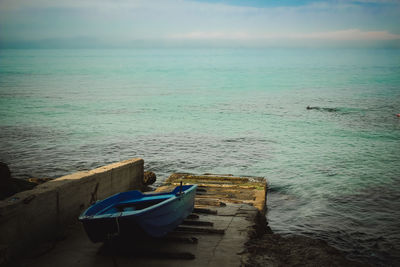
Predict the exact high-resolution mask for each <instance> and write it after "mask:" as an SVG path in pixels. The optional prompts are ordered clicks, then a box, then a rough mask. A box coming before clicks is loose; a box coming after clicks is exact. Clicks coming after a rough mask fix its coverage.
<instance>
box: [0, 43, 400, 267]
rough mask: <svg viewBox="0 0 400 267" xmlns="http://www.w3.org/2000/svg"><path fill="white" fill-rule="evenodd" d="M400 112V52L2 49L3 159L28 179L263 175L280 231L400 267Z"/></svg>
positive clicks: (0, 139) (274, 221) (275, 226)
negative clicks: (122, 166)
mask: <svg viewBox="0 0 400 267" xmlns="http://www.w3.org/2000/svg"><path fill="white" fill-rule="evenodd" d="M308 105H310V106H312V107H319V109H312V110H307V109H306V107H307V106H308ZM397 113H400V50H383V49H381V50H379V49H374V50H367V49H365V50H354V49H353V50H350V49H338V50H315V49H208V50H203V49H187V50H185V49H141V50H140V49H139V50H0V131H1V135H0V161H3V162H6V163H8V164H9V166H10V168H11V170H12V173H13V175H14V176H15V177H19V178H25V177H31V176H33V177H58V176H61V175H65V174H68V173H71V172H74V171H78V170H87V169H91V168H94V167H98V166H101V165H104V164H107V163H111V162H116V161H120V160H125V159H128V158H131V157H142V158H144V159H145V167H146V168H147V169H148V170H152V171H154V172H156V174H157V175H158V183H161V182H162V181H163V180H164V179H165V178H166V177H168V175H169V174H171V173H172V172H194V173H203V172H213V173H233V174H236V175H242V174H243V175H256V176H264V177H266V178H267V179H268V181H269V185H270V192H269V196H268V207H269V211H268V221H269V224H270V226H271V227H272V229H273V230H274V231H275V232H278V233H282V234H303V235H307V236H311V237H315V238H320V239H324V240H326V241H327V242H328V243H329V244H331V245H333V246H335V247H337V248H339V249H341V250H344V251H346V252H348V253H349V255H350V258H352V259H357V260H362V261H369V262H372V263H374V264H377V265H381V264H382V265H390V264H393V265H395V264H399V259H400V255H399V251H400V227H399V223H398V222H399V221H400V202H399V199H400V171H399V167H400V118H398V117H396V114H397Z"/></svg>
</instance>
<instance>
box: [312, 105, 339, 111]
mask: <svg viewBox="0 0 400 267" xmlns="http://www.w3.org/2000/svg"><path fill="white" fill-rule="evenodd" d="M306 109H308V110H310V109H315V110H321V111H327V112H337V111H339V109H337V108H320V107H310V106H307V108H306Z"/></svg>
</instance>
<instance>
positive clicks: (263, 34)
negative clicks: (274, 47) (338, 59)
mask: <svg viewBox="0 0 400 267" xmlns="http://www.w3.org/2000/svg"><path fill="white" fill-rule="evenodd" d="M238 1H239V0H237V1H236V2H238ZM371 1H372V2H373V4H372V5H371V4H369V2H371ZM387 1H389V0H387ZM250 2H255V1H250ZM275 2H276V3H280V1H275ZM283 2H284V3H289V2H293V3H294V2H295V1H291V0H287V1H283ZM301 2H302V3H303V4H302V5H297V4H294V5H292V6H280V5H275V4H274V5H273V6H241V5H229V4H226V3H230V2H229V1H222V2H221V1H219V2H217V3H210V2H202V1H200V2H198V1H189V0H152V1H148V0H147V1H145V0H86V1H81V0H64V1H54V0H17V1H16V0H0V33H1V36H0V41H2V42H8V43H18V42H20V41H21V42H28V43H29V42H32V41H33V42H42V41H43V42H42V43H44V42H45V40H53V41H52V42H50V43H54V42H55V41H54V40H60V41H59V42H60V43H62V42H63V41H62V40H79V39H82V40H85V45H87V46H90V42H89V41H88V40H97V42H101V43H104V44H108V45H110V46H113V45H114V46H124V45H128V44H131V43H132V42H137V41H139V40H140V41H143V40H144V41H146V42H144V43H146V44H149V43H151V41H152V40H157V41H154V42H157V43H160V42H162V41H165V42H172V43H176V42H180V41H182V43H183V42H185V41H186V40H187V41H190V42H191V43H193V42H196V41H199V43H200V44H204V43H206V42H207V41H209V40H216V41H218V43H220V44H222V43H223V42H224V41H226V43H229V42H230V41H235V42H236V41H238V42H240V43H241V44H245V43H252V42H253V43H255V42H259V43H266V42H270V41H273V40H279V41H282V42H283V41H286V42H291V41H293V40H296V41H299V40H307V41H308V42H312V41H313V40H315V41H317V42H318V41H321V40H322V41H329V40H334V41H341V42H346V41H349V42H352V41H360V42H361V41H365V42H370V41H393V40H394V41H396V40H398V39H399V34H400V26H399V25H400V22H399V16H398V14H399V13H400V2H397V3H396V2H392V1H389V2H390V3H389V4H387V3H386V1H379V0H359V1H356V0H355V1H351V0H350V1H340V0H339V1H322V2H312V1H301ZM363 2H368V3H365V4H364V3H363ZM381 2H385V3H381ZM64 42H65V43H72V41H71V42H66V41H64Z"/></svg>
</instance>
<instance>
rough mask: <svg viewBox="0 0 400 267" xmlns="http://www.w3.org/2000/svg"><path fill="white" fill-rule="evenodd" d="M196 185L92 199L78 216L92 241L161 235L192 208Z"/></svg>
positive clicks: (129, 192)
mask: <svg viewBox="0 0 400 267" xmlns="http://www.w3.org/2000/svg"><path fill="white" fill-rule="evenodd" d="M196 188H197V185H183V186H182V185H181V186H177V187H176V188H175V189H174V190H173V191H171V192H167V193H150V194H143V193H141V192H140V191H136V190H134V191H128V192H123V193H118V194H115V195H113V196H111V197H108V198H106V199H104V200H102V201H99V202H96V203H95V204H93V205H92V206H90V207H89V208H88V209H87V210H86V211H85V212H83V213H82V214H81V216H79V221H81V222H82V223H83V226H84V228H85V231H86V233H87V235H88V236H89V238H90V240H91V241H93V242H102V241H106V240H108V239H110V238H113V237H115V236H119V237H137V238H139V237H142V236H150V237H162V236H164V235H166V234H167V233H168V232H171V231H172V230H174V229H175V228H176V227H177V226H178V225H179V224H181V223H182V221H183V220H184V219H185V218H186V217H187V216H188V215H189V214H190V213H191V212H192V211H193V208H194V198H195V195H196Z"/></svg>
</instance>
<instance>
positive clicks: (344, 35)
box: [168, 29, 400, 41]
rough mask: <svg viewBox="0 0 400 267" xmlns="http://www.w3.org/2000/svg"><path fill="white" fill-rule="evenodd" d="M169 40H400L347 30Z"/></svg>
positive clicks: (189, 36)
mask: <svg viewBox="0 0 400 267" xmlns="http://www.w3.org/2000/svg"><path fill="white" fill-rule="evenodd" d="M168 38H169V39H188V40H204V39H219V40H272V39H304V40H306V39H308V40H312V39H315V40H336V41H346V40H348V41H387V40H400V34H392V33H389V32H387V31H361V30H359V29H348V30H342V31H331V32H315V33H261V34H248V33H246V32H233V33H228V32H190V33H184V34H171V35H169V36H168Z"/></svg>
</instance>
